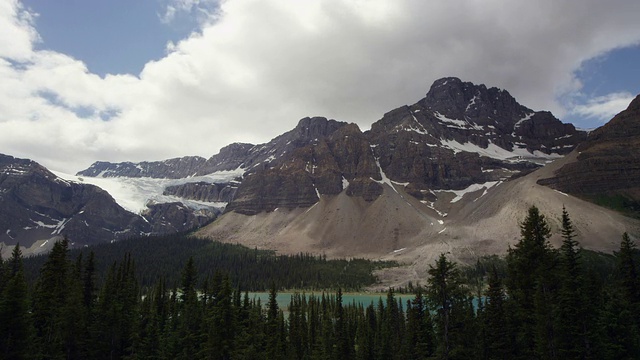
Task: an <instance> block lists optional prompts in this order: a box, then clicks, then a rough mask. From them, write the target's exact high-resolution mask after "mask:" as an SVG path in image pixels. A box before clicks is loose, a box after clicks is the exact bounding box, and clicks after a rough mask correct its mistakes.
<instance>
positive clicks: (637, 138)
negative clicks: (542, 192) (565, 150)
mask: <svg viewBox="0 0 640 360" xmlns="http://www.w3.org/2000/svg"><path fill="white" fill-rule="evenodd" d="M576 151H577V152H578V155H577V160H576V161H574V162H570V163H567V164H566V165H564V166H563V167H562V168H560V169H559V170H558V171H556V173H555V176H554V177H552V178H548V179H542V180H540V181H538V183H539V184H541V185H547V186H550V187H552V188H554V189H558V190H560V191H563V192H566V193H570V194H573V195H576V196H580V197H583V198H587V199H592V200H593V199H595V198H596V197H599V198H601V199H602V200H606V197H610V198H611V199H615V198H616V197H619V199H617V200H616V201H615V202H622V203H623V204H622V205H621V207H631V208H632V209H631V210H634V211H635V212H636V214H637V213H640V182H639V181H638V179H639V178H640V95H638V96H637V97H636V98H635V99H634V100H633V101H632V102H631V104H629V107H628V108H627V109H626V110H624V111H622V112H621V113H619V114H618V115H616V116H615V117H614V118H613V119H612V120H611V121H610V122H609V123H607V124H605V125H604V126H602V127H600V128H598V129H596V130H594V131H593V132H591V133H590V134H589V137H588V138H587V140H586V141H585V142H583V143H582V144H580V145H579V146H578V148H577V149H576ZM622 199H624V200H622ZM625 202H626V203H628V204H626V205H625V204H624V203H625Z"/></svg>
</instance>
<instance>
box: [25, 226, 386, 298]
mask: <svg viewBox="0 0 640 360" xmlns="http://www.w3.org/2000/svg"><path fill="white" fill-rule="evenodd" d="M149 249H153V251H149ZM90 252H93V253H95V257H96V259H97V261H95V265H94V267H95V274H99V276H98V281H99V280H100V278H101V279H102V281H104V278H105V276H106V274H107V271H108V268H109V266H110V265H111V264H113V263H114V262H115V261H118V260H120V259H122V257H123V256H124V255H125V254H130V255H131V257H132V258H133V259H135V260H136V267H135V276H136V278H138V279H139V281H140V283H141V284H140V285H141V286H142V287H143V288H147V287H151V286H154V284H155V283H156V281H157V279H165V281H166V283H167V284H168V285H169V286H178V285H179V284H180V281H181V278H180V274H181V271H182V269H183V268H184V266H185V264H187V262H188V261H189V259H193V266H194V270H195V272H196V273H197V274H198V277H197V282H196V283H197V284H198V285H199V284H202V282H203V281H204V279H205V278H207V277H209V278H211V277H213V276H214V274H215V273H217V272H223V273H225V274H228V276H229V278H230V280H231V283H232V286H237V287H241V288H242V289H243V290H250V291H265V290H267V289H268V288H269V286H270V285H271V284H272V283H274V284H275V285H276V287H277V288H278V289H337V288H339V287H340V288H343V289H347V290H359V289H361V288H362V287H365V286H367V285H371V284H374V283H375V282H376V278H375V276H373V274H372V272H373V271H374V270H375V269H378V268H381V267H390V266H396V265H397V264H396V263H395V262H372V261H369V260H364V259H349V260H345V259H337V260H327V259H326V258H325V257H322V256H313V255H310V254H298V255H293V256H285V255H276V254H275V253H274V252H273V251H267V250H257V249H249V248H247V247H244V246H241V245H236V244H224V243H220V242H213V241H209V240H202V239H198V238H194V237H190V236H186V235H180V234H178V235H167V236H150V237H141V238H134V239H129V240H123V241H119V242H115V243H113V244H100V245H96V246H94V247H91V248H87V249H76V250H71V251H69V257H71V258H75V257H77V256H78V255H79V254H80V253H82V254H83V257H84V258H89V256H90ZM44 260H46V258H45V257H42V256H37V257H33V258H28V259H25V268H26V271H27V273H28V274H30V275H28V277H30V278H31V279H35V278H36V276H37V272H38V269H39V268H40V267H41V266H42V265H43V263H44ZM87 281H88V280H87ZM87 286H90V284H87Z"/></svg>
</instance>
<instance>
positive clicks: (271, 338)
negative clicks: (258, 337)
mask: <svg viewBox="0 0 640 360" xmlns="http://www.w3.org/2000/svg"><path fill="white" fill-rule="evenodd" d="M280 313H281V311H280V308H279V307H278V293H277V291H276V286H275V284H272V286H271V289H270V290H269V301H268V302H267V322H266V326H265V338H266V342H267V344H266V345H267V348H266V353H265V357H266V359H269V360H275V359H283V358H284V354H282V352H281V349H282V346H283V340H284V339H282V338H281V336H280V323H279V320H280V319H279V315H280Z"/></svg>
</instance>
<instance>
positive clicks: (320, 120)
mask: <svg viewBox="0 0 640 360" xmlns="http://www.w3.org/2000/svg"><path fill="white" fill-rule="evenodd" d="M344 125H346V123H344V122H340V121H336V120H328V119H327V118H324V117H319V116H316V117H305V118H303V119H300V121H299V122H298V125H297V126H296V127H295V129H294V130H293V131H294V133H295V135H296V136H297V138H298V140H301V141H309V140H313V139H318V138H324V137H327V136H329V135H331V134H333V133H334V132H335V131H336V130H338V129H339V128H341V127H343V126H344Z"/></svg>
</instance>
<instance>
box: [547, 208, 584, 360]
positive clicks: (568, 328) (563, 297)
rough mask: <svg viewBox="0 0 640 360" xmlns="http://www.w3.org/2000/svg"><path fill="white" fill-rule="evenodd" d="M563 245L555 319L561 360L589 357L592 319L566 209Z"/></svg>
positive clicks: (576, 245)
mask: <svg viewBox="0 0 640 360" xmlns="http://www.w3.org/2000/svg"><path fill="white" fill-rule="evenodd" d="M561 233H562V238H563V241H562V246H561V247H560V262H559V265H560V266H559V280H560V288H559V292H558V306H557V308H556V313H555V319H556V328H557V329H558V355H559V357H560V358H562V359H586V358H591V357H592V352H593V351H592V348H593V345H592V344H591V341H590V339H591V335H590V332H591V327H592V325H591V324H590V323H589V322H590V321H589V319H590V318H591V316H590V314H589V311H588V310H587V302H588V300H587V299H586V294H585V293H584V290H585V282H584V270H583V268H582V264H581V249H580V247H579V243H578V242H577V241H576V240H575V229H574V227H573V223H572V221H571V219H570V218H569V213H568V212H567V210H566V208H565V207H564V206H563V207H562V228H561Z"/></svg>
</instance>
